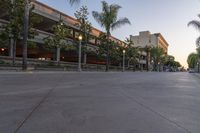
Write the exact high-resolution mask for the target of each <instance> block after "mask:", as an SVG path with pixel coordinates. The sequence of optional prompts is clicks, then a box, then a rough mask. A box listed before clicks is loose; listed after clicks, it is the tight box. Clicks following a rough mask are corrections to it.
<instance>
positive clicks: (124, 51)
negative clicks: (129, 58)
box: [122, 50, 126, 72]
mask: <svg viewBox="0 0 200 133" xmlns="http://www.w3.org/2000/svg"><path fill="white" fill-rule="evenodd" d="M125 53H126V50H123V70H122V71H123V72H124V71H125Z"/></svg>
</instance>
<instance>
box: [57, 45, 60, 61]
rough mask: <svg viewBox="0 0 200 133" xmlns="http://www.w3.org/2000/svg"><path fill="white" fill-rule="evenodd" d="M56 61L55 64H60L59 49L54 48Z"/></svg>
mask: <svg viewBox="0 0 200 133" xmlns="http://www.w3.org/2000/svg"><path fill="white" fill-rule="evenodd" d="M56 61H57V63H59V62H60V48H59V47H57V48H56Z"/></svg>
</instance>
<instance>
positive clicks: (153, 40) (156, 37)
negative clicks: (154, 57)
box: [130, 31, 169, 69]
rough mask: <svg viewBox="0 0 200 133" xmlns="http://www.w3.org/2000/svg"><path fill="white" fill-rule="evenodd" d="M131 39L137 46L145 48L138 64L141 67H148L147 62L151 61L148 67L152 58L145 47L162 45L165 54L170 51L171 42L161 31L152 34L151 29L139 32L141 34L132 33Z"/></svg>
mask: <svg viewBox="0 0 200 133" xmlns="http://www.w3.org/2000/svg"><path fill="white" fill-rule="evenodd" d="M130 40H131V41H132V42H133V43H134V45H135V46H138V47H140V48H141V49H143V50H142V51H141V58H140V61H139V66H138V67H139V68H141V69H147V62H148V63H149V65H148V67H149V66H150V63H151V61H150V58H149V59H147V52H146V51H145V48H150V47H160V48H162V49H163V50H164V52H165V54H167V53H168V46H169V44H168V43H167V41H166V40H165V38H164V37H163V36H162V34H160V33H154V34H151V33H150V32H149V31H142V32H140V33H139V35H136V36H132V35H130Z"/></svg>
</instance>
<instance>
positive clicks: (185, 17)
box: [39, 0, 200, 67]
mask: <svg viewBox="0 0 200 133" xmlns="http://www.w3.org/2000/svg"><path fill="white" fill-rule="evenodd" d="M39 1H40V2H42V3H45V4H47V5H49V6H51V7H53V8H55V9H57V10H59V11H61V12H64V13H66V14H68V15H70V16H74V12H75V11H76V10H77V9H79V7H80V6H82V5H87V6H88V9H89V12H90V17H89V21H90V22H91V23H92V25H93V26H94V27H96V28H98V29H100V30H103V31H104V29H102V28H101V27H100V26H99V24H98V23H97V22H96V21H95V20H94V19H93V17H92V15H91V12H92V11H101V0H82V2H81V3H80V4H79V5H75V6H70V5H69V3H68V2H67V0H39ZM106 1H107V2H108V3H109V4H112V3H116V4H119V5H121V6H122V9H121V10H120V12H119V17H128V18H129V20H130V21H131V23H132V25H126V26H123V27H121V28H119V29H117V30H115V31H113V32H112V35H113V36H115V37H117V38H119V39H121V40H124V39H125V38H126V37H129V35H138V33H139V32H140V31H147V30H148V31H150V32H151V33H161V34H162V35H163V36H164V38H165V39H166V40H167V42H168V43H169V54H170V55H173V56H175V58H176V60H177V61H180V62H181V64H182V65H184V66H185V67H187V63H186V60H187V56H188V54H189V53H191V52H194V51H195V48H196V45H195V40H196V38H197V37H198V36H199V35H200V34H199V32H198V31H197V30H195V29H194V28H193V27H187V23H188V22H189V21H191V20H193V19H197V20H198V19H199V18H198V17H197V14H200V0H106ZM199 20H200V19H199Z"/></svg>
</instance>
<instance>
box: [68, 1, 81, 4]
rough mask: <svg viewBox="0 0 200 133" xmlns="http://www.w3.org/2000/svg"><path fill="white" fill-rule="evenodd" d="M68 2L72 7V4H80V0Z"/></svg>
mask: <svg viewBox="0 0 200 133" xmlns="http://www.w3.org/2000/svg"><path fill="white" fill-rule="evenodd" d="M68 1H69V3H70V4H71V5H73V4H75V3H76V4H77V3H79V2H80V0H68Z"/></svg>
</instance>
